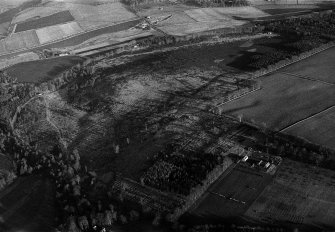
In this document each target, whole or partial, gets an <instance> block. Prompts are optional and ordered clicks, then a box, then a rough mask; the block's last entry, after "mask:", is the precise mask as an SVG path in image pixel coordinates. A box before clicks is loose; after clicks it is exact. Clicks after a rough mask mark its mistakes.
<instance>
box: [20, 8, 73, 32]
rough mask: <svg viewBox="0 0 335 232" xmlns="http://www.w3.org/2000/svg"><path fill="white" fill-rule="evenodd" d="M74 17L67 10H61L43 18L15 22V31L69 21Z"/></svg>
mask: <svg viewBox="0 0 335 232" xmlns="http://www.w3.org/2000/svg"><path fill="white" fill-rule="evenodd" d="M73 20H74V18H73V17H72V15H71V13H70V12H69V11H61V12H58V13H55V14H52V15H50V16H46V17H43V18H39V19H35V20H31V21H27V22H22V23H19V24H17V26H16V30H15V32H21V31H27V30H32V29H38V28H43V27H48V26H53V25H57V24H63V23H67V22H70V21H73Z"/></svg>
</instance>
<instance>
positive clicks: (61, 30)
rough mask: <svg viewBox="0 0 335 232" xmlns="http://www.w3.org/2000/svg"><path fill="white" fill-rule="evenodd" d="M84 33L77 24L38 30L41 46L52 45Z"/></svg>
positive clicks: (71, 23) (72, 23)
mask: <svg viewBox="0 0 335 232" xmlns="http://www.w3.org/2000/svg"><path fill="white" fill-rule="evenodd" d="M80 32H83V30H82V29H81V27H80V26H79V25H78V23H76V22H70V23H66V24H60V25H55V26H50V27H44V28H41V29H37V30H36V34H37V36H38V39H39V41H40V43H41V44H45V43H50V42H52V41H55V40H59V39H63V38H66V37H68V36H72V35H75V34H78V33H80Z"/></svg>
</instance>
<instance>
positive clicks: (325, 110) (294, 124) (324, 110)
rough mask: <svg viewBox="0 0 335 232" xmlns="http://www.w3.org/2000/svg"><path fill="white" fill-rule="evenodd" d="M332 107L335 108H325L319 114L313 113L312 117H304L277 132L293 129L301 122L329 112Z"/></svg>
mask: <svg viewBox="0 0 335 232" xmlns="http://www.w3.org/2000/svg"><path fill="white" fill-rule="evenodd" d="M333 107H335V105H332V106H329V107H327V108H326V109H323V110H321V111H319V112H316V113H314V114H312V115H310V116H308V117H306V118H304V119H301V120H299V121H297V122H295V123H293V124H291V125H288V126H286V127H284V128H282V129H280V130H279V132H284V130H287V129H289V128H291V127H293V126H296V125H298V124H299V123H301V122H304V121H307V120H309V119H311V118H313V117H315V116H318V115H319V114H322V113H324V112H327V111H328V110H331V109H332V108H333Z"/></svg>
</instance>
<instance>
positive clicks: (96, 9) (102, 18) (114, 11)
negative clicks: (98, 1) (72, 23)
mask: <svg viewBox="0 0 335 232" xmlns="http://www.w3.org/2000/svg"><path fill="white" fill-rule="evenodd" d="M69 9H70V11H71V14H72V15H73V17H74V18H75V20H76V21H77V22H78V23H79V25H80V26H81V27H82V28H83V29H84V30H89V29H93V28H96V27H100V26H104V25H110V24H115V23H118V22H121V21H126V20H130V19H135V18H137V16H136V15H135V14H134V13H132V12H130V11H129V10H127V9H126V8H125V6H124V5H123V4H121V3H112V4H103V5H97V6H90V5H75V4H72V5H70V4H69Z"/></svg>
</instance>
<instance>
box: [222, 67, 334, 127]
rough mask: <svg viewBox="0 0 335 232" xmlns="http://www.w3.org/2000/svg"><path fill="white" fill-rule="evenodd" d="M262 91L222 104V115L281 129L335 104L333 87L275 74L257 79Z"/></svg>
mask: <svg viewBox="0 0 335 232" xmlns="http://www.w3.org/2000/svg"><path fill="white" fill-rule="evenodd" d="M258 80H259V81H260V82H261V87H262V89H261V90H259V91H256V92H253V93H250V94H248V95H246V96H244V97H242V98H239V99H237V100H235V101H231V102H228V103H227V104H224V105H222V110H223V112H224V113H227V114H231V115H234V116H242V118H244V119H246V120H248V121H251V122H253V123H255V124H257V125H260V126H266V127H269V128H271V129H274V130H281V129H283V128H285V127H287V126H289V125H291V124H294V123H296V122H298V121H300V120H303V119H305V118H306V117H309V116H311V115H313V114H316V113H318V112H320V111H322V110H324V109H326V108H328V107H330V106H332V105H334V104H335V99H334V98H332V97H329V96H334V94H335V86H334V85H330V84H326V83H322V82H318V81H312V80H306V79H302V78H299V77H296V76H292V75H287V74H283V73H274V74H270V75H267V76H263V77H261V78H259V79H258Z"/></svg>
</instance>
